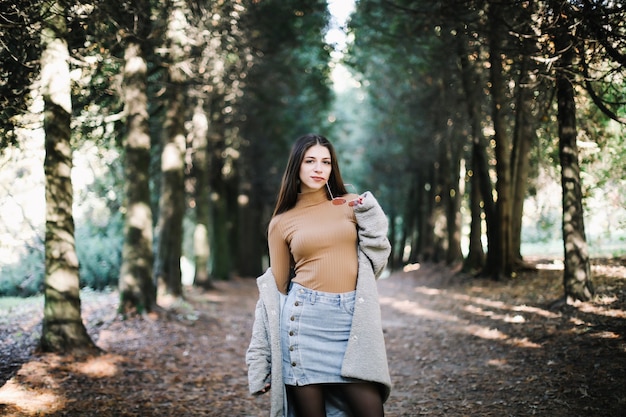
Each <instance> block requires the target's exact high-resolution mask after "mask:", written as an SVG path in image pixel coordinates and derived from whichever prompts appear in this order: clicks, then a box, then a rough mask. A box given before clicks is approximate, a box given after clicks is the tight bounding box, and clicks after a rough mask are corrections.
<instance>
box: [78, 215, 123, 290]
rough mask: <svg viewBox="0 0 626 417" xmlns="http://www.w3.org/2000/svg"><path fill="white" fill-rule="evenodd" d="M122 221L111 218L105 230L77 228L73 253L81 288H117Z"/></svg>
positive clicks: (90, 225) (116, 217) (102, 227)
mask: <svg viewBox="0 0 626 417" xmlns="http://www.w3.org/2000/svg"><path fill="white" fill-rule="evenodd" d="M122 228H123V221H122V219H121V216H120V215H116V216H113V217H112V218H111V219H110V222H109V223H107V224H106V225H104V226H96V225H94V224H89V223H87V224H83V225H81V226H80V227H77V228H76V242H79V243H78V244H77V245H76V253H77V255H78V260H79V262H80V280H81V286H83V287H88V288H92V289H95V290H102V289H105V288H107V287H115V286H117V282H118V278H119V276H120V265H121V263H122V262H121V258H122V243H123V234H122Z"/></svg>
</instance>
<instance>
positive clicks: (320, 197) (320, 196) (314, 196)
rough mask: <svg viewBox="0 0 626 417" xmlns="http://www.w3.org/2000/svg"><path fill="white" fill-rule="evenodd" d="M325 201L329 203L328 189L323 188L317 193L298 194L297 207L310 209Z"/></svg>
mask: <svg viewBox="0 0 626 417" xmlns="http://www.w3.org/2000/svg"><path fill="white" fill-rule="evenodd" d="M324 201H328V195H327V194H326V188H324V187H322V188H320V189H319V190H317V191H311V192H309V193H298V201H297V202H296V207H310V206H314V205H317V204H319V203H323V202H324Z"/></svg>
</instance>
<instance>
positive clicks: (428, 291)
mask: <svg viewBox="0 0 626 417" xmlns="http://www.w3.org/2000/svg"><path fill="white" fill-rule="evenodd" d="M415 292H417V293H420V294H425V295H440V294H441V293H442V292H443V291H441V290H438V289H436V288H428V287H416V288H415Z"/></svg>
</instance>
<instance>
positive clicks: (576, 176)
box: [555, 9, 594, 303]
mask: <svg viewBox="0 0 626 417" xmlns="http://www.w3.org/2000/svg"><path fill="white" fill-rule="evenodd" d="M557 10H558V9H557ZM563 16H567V14H566V12H562V13H561V17H563ZM555 47H556V51H557V53H560V54H561V56H560V58H559V63H558V66H557V71H556V88H557V100H558V122H559V158H560V162H561V189H562V193H563V194H562V201H563V218H562V229H563V246H564V255H565V267H564V271H563V285H564V288H565V298H566V300H567V302H568V303H571V302H573V301H574V300H582V301H587V300H590V299H591V297H592V296H593V293H594V289H593V285H592V282H591V267H590V264H589V253H588V247H587V239H586V237H585V224H584V219H583V207H582V190H581V183H580V166H579V165H578V146H577V145H576V138H577V130H576V103H575V101H574V86H573V85H572V82H571V80H570V79H569V76H568V74H569V73H570V70H571V67H572V64H573V61H574V45H573V36H572V34H571V32H570V29H569V21H568V20H567V19H563V18H561V19H559V24H558V26H557V33H556V36H555Z"/></svg>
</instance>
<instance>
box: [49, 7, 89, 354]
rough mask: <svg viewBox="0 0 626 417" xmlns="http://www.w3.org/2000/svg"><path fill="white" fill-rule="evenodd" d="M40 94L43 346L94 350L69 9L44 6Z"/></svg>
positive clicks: (52, 350)
mask: <svg viewBox="0 0 626 417" xmlns="http://www.w3.org/2000/svg"><path fill="white" fill-rule="evenodd" d="M42 13H43V16H44V27H43V30H42V32H41V42H42V46H43V48H42V49H43V51H42V55H41V94H42V96H43V99H44V131H45V148H46V156H45V160H44V171H45V177H46V239H45V258H46V272H45V278H44V287H45V288H44V296H45V298H44V300H45V301H44V318H43V326H42V332H41V340H40V346H41V349H42V350H43V351H47V352H94V351H97V350H98V348H97V347H96V346H95V344H94V343H93V341H92V340H91V338H90V336H89V335H88V333H87V330H86V328H85V325H84V324H83V321H82V318H81V305H80V296H79V288H80V287H79V273H78V257H77V255H76V245H75V241H74V217H73V214H72V202H73V189H72V179H71V171H72V148H71V145H70V137H71V129H70V122H71V115H72V99H71V80H70V69H69V58H70V56H69V50H68V45H67V41H66V40H65V36H66V34H67V26H66V22H65V10H64V8H63V7H62V5H61V4H60V3H58V2H56V1H46V2H44V3H43V4H42Z"/></svg>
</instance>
